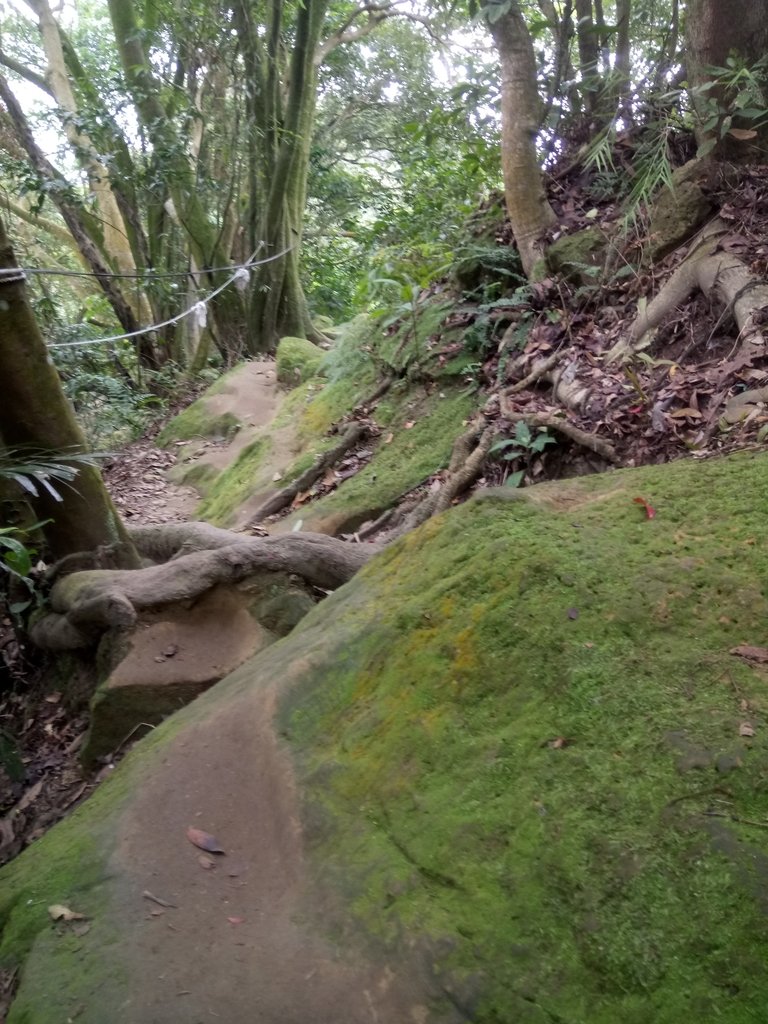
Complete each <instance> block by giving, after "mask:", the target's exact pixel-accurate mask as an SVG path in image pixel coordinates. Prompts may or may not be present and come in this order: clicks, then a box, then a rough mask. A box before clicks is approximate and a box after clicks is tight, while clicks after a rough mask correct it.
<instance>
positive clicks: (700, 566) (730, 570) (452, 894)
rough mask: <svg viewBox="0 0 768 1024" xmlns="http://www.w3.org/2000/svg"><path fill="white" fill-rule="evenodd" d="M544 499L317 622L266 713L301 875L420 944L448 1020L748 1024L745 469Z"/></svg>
mask: <svg viewBox="0 0 768 1024" xmlns="http://www.w3.org/2000/svg"><path fill="white" fill-rule="evenodd" d="M536 490H537V489H536V488H532V489H531V491H532V492H535V491H536ZM542 490H543V494H541V495H539V496H537V499H536V503H535V504H533V503H529V502H518V503H512V502H501V501H498V502H496V501H488V502H487V503H485V504H483V503H470V504H469V505H467V506H464V507H463V508H462V509H460V510H459V511H458V512H455V513H453V514H452V515H450V516H449V517H448V518H446V519H443V520H441V521H436V522H431V523H429V524H427V526H426V527H425V528H423V529H421V530H420V531H418V532H416V533H414V534H412V535H410V536H409V537H406V538H405V539H404V540H403V541H401V542H400V543H399V544H398V545H396V546H395V547H393V548H392V549H391V550H389V551H388V552H387V553H386V554H385V555H383V556H382V557H381V558H380V559H378V560H377V561H376V562H375V563H373V564H371V565H370V566H369V567H368V568H366V569H365V570H364V571H363V573H362V574H360V576H358V577H357V578H356V579H355V580H354V581H353V582H352V583H351V584H350V585H349V586H348V587H346V588H344V591H342V592H340V593H339V594H338V595H337V596H336V598H335V599H334V600H333V602H332V603H331V604H330V605H329V606H327V607H326V608H324V609H323V610H322V611H321V612H318V613H316V614H317V615H329V614H331V613H333V615H334V621H335V623H347V622H349V621H353V622H354V637H353V638H350V637H349V636H347V637H346V638H345V642H344V646H343V652H342V650H341V649H339V650H338V653H337V657H336V659H335V660H334V662H333V666H334V667H333V669H332V671H331V670H329V669H328V668H326V667H319V668H318V669H317V670H316V671H315V672H314V673H311V674H307V675H306V676H305V677H304V680H303V681H302V683H301V685H300V686H299V687H298V688H297V689H296V690H295V691H294V692H293V694H292V695H291V697H290V699H289V701H288V702H287V703H286V704H285V706H284V709H283V716H282V724H283V728H284V729H285V730H286V733H287V734H288V735H289V736H290V739H291V743H292V745H293V746H294V749H295V751H296V756H297V758H298V760H299V763H300V765H301V773H302V778H303V783H304V795H305V806H306V820H307V822H308V829H309V835H310V841H311V844H312V848H313V857H314V861H315V863H316V864H317V866H318V868H317V869H318V872H319V873H320V875H321V877H323V878H324V879H325V881H326V884H328V885H330V886H331V887H332V888H334V889H337V890H341V891H342V892H344V893H345V894H346V897H347V901H348V902H347V904H346V906H347V908H349V907H351V908H353V911H354V913H355V914H356V915H357V917H358V920H359V922H360V923H361V926H362V927H363V928H364V929H365V930H366V932H368V933H373V934H375V935H377V936H378V937H379V938H380V939H381V940H383V941H385V942H389V943H392V944H397V943H399V942H400V941H402V936H403V935H411V936H414V935H419V936H421V937H422V939H423V938H424V936H425V934H426V935H428V936H431V944H432V946H433V947H437V948H439V949H441V950H442V955H441V956H439V957H438V960H439V970H441V971H443V972H445V974H446V975H447V976H450V977H451V978H452V981H451V982H450V991H451V992H452V993H453V994H454V995H455V997H456V999H457V1000H459V1001H460V1002H461V1005H463V1006H464V1007H465V1011H466V1013H467V1019H470V1020H473V1021H476V1022H483V1024H490V1022H499V1021H505V1022H506V1021H511V1020H516V1021H517V1020H520V1021H523V1020H525V1021H527V1020H531V1021H542V1022H543V1021H552V1020H562V1021H566V1020H567V1021H590V1024H593V1022H594V1024H615V1021H617V1020H622V1021H628V1022H632V1024H647V1022H649V1021H654V1024H660V1022H663V1024H676V1022H679V1021H680V1020H682V1019H685V1017H686V1016H689V1015H692V1014H695V1015H697V1016H698V1017H700V1018H701V1019H704V1020H714V1019H724V1020H729V1021H734V1022H742V1021H743V1022H747V1021H751V1020H753V1019H755V1020H756V1019H758V1018H759V1016H760V1013H761V1012H762V1010H761V1009H760V1008H761V1007H762V1006H763V1005H764V1003H765V1000H766V998H768V980H766V975H765V972H764V971H763V970H762V967H761V964H762V962H763V960H764V958H765V956H766V955H767V954H768V919H767V918H766V913H767V912H768V905H766V901H765V886H766V883H768V843H767V842H766V839H765V831H764V830H763V828H762V827H761V825H760V823H762V822H764V821H765V820H766V811H767V810H768V803H766V798H765V794H764V781H763V780H764V778H765V776H766V773H767V772H768V729H767V728H766V726H767V725H768V699H766V697H765V684H766V679H768V676H766V673H765V671H764V670H763V669H762V668H761V667H760V666H759V665H756V664H754V663H752V664H750V663H748V662H745V661H744V660H739V659H737V658H735V657H734V656H733V655H732V654H731V653H730V651H731V649H732V648H733V647H734V646H735V645H737V644H739V643H756V644H762V643H764V642H765V637H766V621H768V590H767V588H766V580H767V579H768V555H766V553H765V551H764V548H763V546H762V545H761V544H760V540H759V538H760V536H761V534H762V527H761V522H762V509H763V508H764V507H765V505H766V503H767V502H768V476H767V475H766V459H765V457H764V456H763V457H757V458H756V457H754V456H747V457H740V458H733V459H729V460H727V461H723V462H720V463H707V464H700V463H699V464H694V463H690V462H688V463H678V464H675V465H672V466H669V467H665V468H662V469H659V468H651V469H644V470H639V471H629V472H622V473H617V474H611V475H609V476H604V477H600V478H590V479H587V480H583V481H579V482H578V483H572V484H566V485H564V486H563V485H561V486H560V487H557V486H555V485H553V486H551V487H549V488H547V489H542ZM638 494H642V495H644V496H645V497H646V498H648V499H649V500H650V501H652V502H653V504H654V505H655V506H656V507H657V516H656V518H655V519H653V520H650V521H649V520H647V519H646V518H645V517H644V516H643V513H642V509H641V508H640V507H638V506H637V505H636V504H634V501H633V499H634V498H635V497H636V496H637V495H638ZM745 721H746V723H747V727H746V728H745V727H744V725H743V723H744V722H745ZM752 732H754V735H752ZM691 751H693V752H694V753H695V754H696V756H689V755H690V754H691ZM337 925H339V922H337ZM339 926H341V925H339Z"/></svg>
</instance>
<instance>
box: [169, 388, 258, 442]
mask: <svg viewBox="0 0 768 1024" xmlns="http://www.w3.org/2000/svg"><path fill="white" fill-rule="evenodd" d="M241 426H242V424H241V422H240V420H239V419H238V418H237V417H236V416H233V415H232V413H231V412H224V413H220V414H217V415H213V414H212V413H210V412H208V410H207V407H206V401H205V397H203V398H198V400H197V401H196V402H193V403H192V405H189V406H187V408H186V409H184V411H183V412H180V413H179V415H178V416H174V417H173V419H172V420H171V421H170V423H167V424H166V425H165V426H164V427H163V429H162V431H161V432H160V434H159V436H158V438H157V443H158V444H159V445H161V446H162V447H165V448H167V447H168V446H169V445H171V444H173V442H174V441H191V440H193V439H194V438H197V437H200V438H203V437H208V438H212V439H215V440H222V441H230V440H231V439H232V438H233V437H234V435H235V434H236V433H237V432H238V430H239V429H240V427H241Z"/></svg>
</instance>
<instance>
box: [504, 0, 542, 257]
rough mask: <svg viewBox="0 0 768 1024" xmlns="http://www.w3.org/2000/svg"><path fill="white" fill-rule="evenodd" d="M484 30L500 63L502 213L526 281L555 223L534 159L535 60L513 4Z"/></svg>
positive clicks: (536, 116) (538, 106) (537, 100)
mask: <svg viewBox="0 0 768 1024" xmlns="http://www.w3.org/2000/svg"><path fill="white" fill-rule="evenodd" d="M490 29H491V34H492V35H493V39H494V42H495V43H496V48H497V49H498V51H499V57H500V59H501V164H502V170H503V173H504V194H505V197H506V201H507V214H508V216H509V219H510V222H511V224H512V231H513V233H514V236H515V241H516V242H517V247H518V249H519V250H520V258H521V260H522V263H523V270H524V271H525V273H526V275H527V276H528V277H531V276H533V275H534V271H535V270H536V269H537V264H540V262H541V260H542V258H543V256H544V248H545V247H544V236H545V234H546V232H547V230H548V229H549V228H550V227H551V226H552V224H553V223H554V221H555V215H554V213H553V212H552V208H551V206H550V205H549V202H548V201H547V197H546V193H545V192H544V184H543V181H542V176H541V168H540V167H539V161H538V157H537V154H536V133H537V132H538V130H539V124H540V119H541V99H540V97H539V93H538V89H537V88H536V58H535V56H534V52H533V43H532V42H531V37H530V35H529V33H528V28H527V26H526V24H525V20H524V18H523V15H522V13H521V11H520V7H519V5H518V3H517V0H512V3H511V6H510V8H509V10H508V11H507V13H506V14H504V15H502V17H500V18H499V19H498V21H496V22H494V23H493V24H491V25H490Z"/></svg>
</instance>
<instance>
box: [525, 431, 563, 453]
mask: <svg viewBox="0 0 768 1024" xmlns="http://www.w3.org/2000/svg"><path fill="white" fill-rule="evenodd" d="M548 444H557V441H555V439H554V437H550V436H549V434H547V433H546V431H542V433H541V434H539V435H538V437H536V438H534V440H533V441H532V442H531V451H532V452H543V451H544V449H545V448H546V447H547V445H548Z"/></svg>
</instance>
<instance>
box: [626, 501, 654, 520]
mask: <svg viewBox="0 0 768 1024" xmlns="http://www.w3.org/2000/svg"><path fill="white" fill-rule="evenodd" d="M632 500H633V501H634V503H635V504H636V505H642V506H643V508H644V509H645V516H646V518H647V519H653V517H654V516H655V515H656V509H655V508H654V507H653V505H651V504H649V502H647V501H646V500H645V498H633V499H632Z"/></svg>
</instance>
